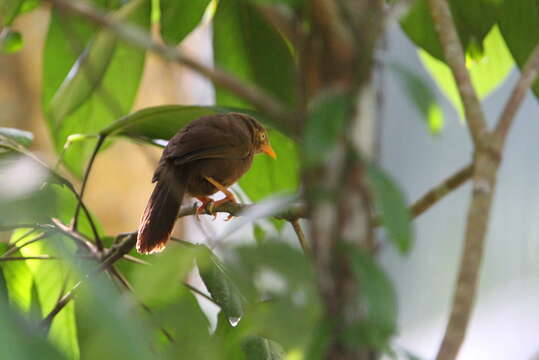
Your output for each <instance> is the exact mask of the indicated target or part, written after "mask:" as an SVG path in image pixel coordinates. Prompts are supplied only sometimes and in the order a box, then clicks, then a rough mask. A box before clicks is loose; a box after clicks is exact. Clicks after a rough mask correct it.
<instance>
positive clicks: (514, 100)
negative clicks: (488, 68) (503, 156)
mask: <svg viewBox="0 0 539 360" xmlns="http://www.w3.org/2000/svg"><path fill="white" fill-rule="evenodd" d="M538 71H539V43H538V44H537V45H536V46H535V49H534V50H533V52H532V53H531V55H530V57H529V58H528V61H527V62H526V65H524V68H523V69H522V73H521V75H520V78H519V79H518V81H517V83H516V85H515V87H514V88H513V91H512V92H511V96H510V97H509V100H507V103H506V104H505V107H504V108H503V111H502V114H501V115H500V118H499V119H498V124H497V126H496V130H495V134H496V136H497V137H498V138H499V140H500V142H501V143H502V144H503V143H504V142H505V139H506V138H507V134H508V133H509V129H510V128H511V125H512V124H513V121H514V118H515V115H516V113H517V110H518V109H519V108H520V105H521V104H522V101H523V100H524V96H525V95H526V93H527V92H528V90H529V89H530V87H531V86H532V85H533V83H534V82H535V80H536V79H537V74H538Z"/></svg>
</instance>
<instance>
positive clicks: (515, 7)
mask: <svg viewBox="0 0 539 360" xmlns="http://www.w3.org/2000/svg"><path fill="white" fill-rule="evenodd" d="M498 24H499V26H500V31H501V33H502V35H503V38H504V39H505V42H506V44H507V47H508V48H509V50H510V51H511V55H513V58H514V59H515V62H516V63H517V65H518V66H519V67H520V68H522V67H523V66H524V64H525V63H526V61H527V60H528V57H529V56H530V54H531V52H532V50H533V49H534V48H535V46H536V45H537V43H538V42H539V32H537V29H539V2H537V1H536V0H519V1H510V0H505V1H500V9H499V12H498ZM533 91H534V93H535V96H536V97H537V96H539V81H536V82H535V84H534V86H533Z"/></svg>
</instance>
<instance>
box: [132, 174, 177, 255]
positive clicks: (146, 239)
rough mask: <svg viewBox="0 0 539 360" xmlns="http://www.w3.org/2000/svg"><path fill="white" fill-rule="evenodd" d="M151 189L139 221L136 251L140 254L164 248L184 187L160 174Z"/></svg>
mask: <svg viewBox="0 0 539 360" xmlns="http://www.w3.org/2000/svg"><path fill="white" fill-rule="evenodd" d="M162 175H165V176H161V177H160V179H159V180H158V181H157V184H156V185H155V188H154V189H153V192H152V195H151V196H150V200H149V201H148V205H146V209H145V210H144V214H142V218H141V219H140V225H139V229H138V236H137V251H138V252H139V253H141V254H151V253H155V252H159V251H161V250H163V249H164V248H165V245H166V243H167V241H168V239H169V237H170V233H171V232H172V228H173V227H174V222H175V221H176V217H177V215H178V210H179V208H180V205H181V202H182V198H183V193H184V191H185V187H184V186H183V185H181V184H179V183H178V182H177V181H175V179H171V178H170V177H168V176H166V175H168V174H162Z"/></svg>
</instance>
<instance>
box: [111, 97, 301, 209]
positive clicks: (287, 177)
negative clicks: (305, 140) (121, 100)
mask: <svg viewBox="0 0 539 360" xmlns="http://www.w3.org/2000/svg"><path fill="white" fill-rule="evenodd" d="M231 111H237V112H243V113H247V114H250V115H252V116H254V117H255V118H256V119H257V120H260V121H261V122H262V123H263V124H264V125H266V126H271V125H272V123H271V122H270V121H268V120H267V119H266V118H265V117H263V116H260V115H259V114H257V113H254V112H253V111H252V110H245V109H236V108H227V107H220V106H182V105H164V106H156V107H150V108H146V109H143V110H140V111H136V112H134V113H131V114H129V115H127V116H125V117H123V118H121V119H119V120H118V121H116V122H114V123H112V124H111V125H110V126H108V127H107V128H105V129H103V130H102V131H101V135H103V136H109V135H126V136H129V137H132V138H135V139H137V138H142V139H145V140H147V141H149V142H155V140H160V139H165V140H168V139H170V138H171V137H172V136H174V134H176V132H178V131H179V130H180V129H181V128H182V127H184V126H185V125H187V124H188V123H190V122H191V121H193V120H195V119H197V118H199V117H201V116H205V115H212V114H218V113H228V112H231ZM269 138H270V142H271V144H272V146H273V148H274V149H275V152H276V153H277V157H278V159H277V161H275V160H273V159H271V158H269V157H268V156H264V155H259V156H255V159H254V161H253V165H252V167H251V169H250V170H249V171H248V172H247V173H246V174H245V175H244V176H243V177H242V178H241V179H240V181H239V183H240V185H241V187H242V189H243V190H244V191H245V192H246V193H247V195H248V196H249V198H250V199H251V200H252V201H258V200H260V199H262V198H264V197H266V196H269V195H272V194H274V193H276V192H291V191H295V190H296V189H297V187H298V185H299V161H298V155H297V146H296V144H295V142H294V141H293V140H291V139H290V138H288V137H287V136H285V135H283V134H281V133H280V132H278V131H277V130H274V129H271V128H270V129H269Z"/></svg>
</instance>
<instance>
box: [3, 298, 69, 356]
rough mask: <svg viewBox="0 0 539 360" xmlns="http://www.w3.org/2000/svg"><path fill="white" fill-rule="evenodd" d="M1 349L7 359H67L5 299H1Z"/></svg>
mask: <svg viewBox="0 0 539 360" xmlns="http://www.w3.org/2000/svg"><path fill="white" fill-rule="evenodd" d="M0 347H1V348H2V357H4V358H6V359H13V360H33V359H36V356H38V357H39V359H40V360H63V359H67V358H66V357H65V356H64V355H63V354H61V353H60V352H58V351H57V350H56V349H55V348H54V347H53V346H51V344H50V343H48V342H47V341H46V340H45V339H44V338H43V336H42V334H41V333H40V332H39V331H38V330H37V329H36V327H35V326H31V324H29V323H28V322H27V321H26V319H24V318H23V317H22V316H21V315H20V314H19V313H18V311H16V310H15V309H14V308H12V307H10V306H8V304H7V303H5V301H4V300H3V299H0ZM37 354H39V355H37Z"/></svg>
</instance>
